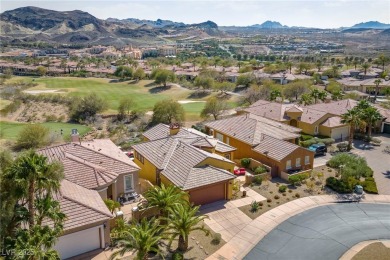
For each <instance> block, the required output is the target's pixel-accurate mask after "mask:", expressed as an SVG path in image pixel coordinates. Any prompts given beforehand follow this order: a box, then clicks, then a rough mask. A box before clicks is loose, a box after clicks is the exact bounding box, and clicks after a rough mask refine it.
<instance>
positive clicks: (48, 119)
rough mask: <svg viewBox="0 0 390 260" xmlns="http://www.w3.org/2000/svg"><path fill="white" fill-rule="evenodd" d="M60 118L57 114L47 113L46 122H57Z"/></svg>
mask: <svg viewBox="0 0 390 260" xmlns="http://www.w3.org/2000/svg"><path fill="white" fill-rule="evenodd" d="M57 120H58V118H57V116H56V115H47V116H45V121H46V122H57Z"/></svg>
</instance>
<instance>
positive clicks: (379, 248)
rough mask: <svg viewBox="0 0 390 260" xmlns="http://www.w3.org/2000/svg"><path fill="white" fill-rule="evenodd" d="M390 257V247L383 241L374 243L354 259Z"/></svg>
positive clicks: (353, 259) (364, 259)
mask: <svg viewBox="0 0 390 260" xmlns="http://www.w3.org/2000/svg"><path fill="white" fill-rule="evenodd" d="M366 259H390V248H388V247H386V246H385V245H384V244H383V243H381V242H377V243H372V244H370V245H368V246H366V247H365V248H363V249H362V250H361V251H360V252H359V253H357V254H356V255H355V256H354V257H353V258H352V260H366Z"/></svg>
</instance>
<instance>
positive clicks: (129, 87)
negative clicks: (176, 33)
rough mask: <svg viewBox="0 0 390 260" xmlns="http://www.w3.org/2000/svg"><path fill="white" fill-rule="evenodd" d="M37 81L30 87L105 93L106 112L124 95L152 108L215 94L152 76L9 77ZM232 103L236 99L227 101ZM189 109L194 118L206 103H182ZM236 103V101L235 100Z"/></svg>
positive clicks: (75, 93)
mask: <svg viewBox="0 0 390 260" xmlns="http://www.w3.org/2000/svg"><path fill="white" fill-rule="evenodd" d="M20 80H24V81H32V80H33V81H34V82H35V83H38V86H36V87H34V88H30V89H28V90H47V89H56V90H58V91H61V92H65V93H64V95H72V96H86V95H88V94H90V93H96V94H97V95H99V96H100V97H103V98H104V99H105V100H107V102H108V103H109V109H108V111H106V113H116V111H117V108H118V105H119V102H120V100H121V99H122V98H123V97H131V98H132V99H133V100H134V102H135V106H136V109H138V110H141V111H150V110H153V106H154V104H155V103H156V102H158V101H160V100H162V99H167V98H172V99H175V100H207V98H209V97H210V96H212V95H215V94H216V93H215V92H214V93H212V94H211V95H210V96H206V97H203V98H200V99H190V98H189V96H190V95H191V93H193V92H194V91H192V90H188V89H185V88H179V87H175V86H173V87H171V88H170V89H162V88H161V87H159V86H157V85H155V84H154V83H153V81H152V80H141V81H139V82H138V83H135V82H130V81H125V82H118V81H117V80H111V79H98V78H72V77H69V78H68V77H66V78H65V77H62V78H60V77H56V78H52V77H42V78H37V77H35V78H32V77H15V78H12V79H11V80H10V81H20ZM228 102H229V103H231V104H233V103H234V102H233V101H231V100H230V101H228ZM183 106H184V110H185V111H186V120H187V121H194V120H199V119H200V112H201V110H202V109H203V107H204V103H203V102H199V103H198V102H197V103H187V104H183ZM233 106H234V104H233Z"/></svg>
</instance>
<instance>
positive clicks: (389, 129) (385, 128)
mask: <svg viewBox="0 0 390 260" xmlns="http://www.w3.org/2000/svg"><path fill="white" fill-rule="evenodd" d="M383 133H385V134H390V124H384V125H383Z"/></svg>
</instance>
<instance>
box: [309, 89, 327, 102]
mask: <svg viewBox="0 0 390 260" xmlns="http://www.w3.org/2000/svg"><path fill="white" fill-rule="evenodd" d="M310 95H311V97H312V98H314V103H315V104H317V100H318V99H319V100H321V101H324V100H325V99H326V97H327V93H326V92H325V91H321V90H318V89H316V88H313V89H312V90H311V92H310Z"/></svg>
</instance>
